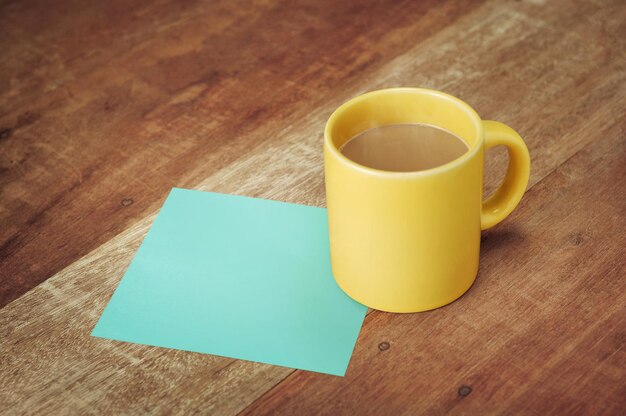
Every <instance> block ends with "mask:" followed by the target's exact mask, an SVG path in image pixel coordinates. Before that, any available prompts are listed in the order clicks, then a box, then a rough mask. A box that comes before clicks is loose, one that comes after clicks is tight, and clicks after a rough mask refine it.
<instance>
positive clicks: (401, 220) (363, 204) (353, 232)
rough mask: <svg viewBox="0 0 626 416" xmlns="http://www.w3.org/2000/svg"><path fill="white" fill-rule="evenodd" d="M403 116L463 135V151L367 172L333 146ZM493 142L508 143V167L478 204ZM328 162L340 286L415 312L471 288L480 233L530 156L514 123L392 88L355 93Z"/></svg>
mask: <svg viewBox="0 0 626 416" xmlns="http://www.w3.org/2000/svg"><path fill="white" fill-rule="evenodd" d="M402 123H427V124H432V125H435V126H439V127H442V128H444V129H446V130H448V131H450V132H452V133H454V134H456V135H457V136H458V137H460V138H462V139H463V140H464V141H465V142H466V144H467V145H468V147H469V150H468V151H467V152H466V153H465V154H463V155H462V156H461V157H459V158H458V159H455V160H453V161H452V162H450V163H447V164H445V165H441V166H438V167H436V168H433V169H428V170H423V171H417V172H388V171H382V170H377V169H371V168H368V167H365V166H362V165H359V164H357V163H355V162H353V161H351V160H350V159H348V158H346V157H345V156H344V155H342V154H341V153H340V152H339V149H340V148H341V146H342V145H343V144H344V143H345V142H346V141H347V140H349V139H350V138H352V137H354V136H355V135H357V134H359V133H361V132H363V131H365V130H368V129H370V128H373V127H378V126H381V125H387V124H402ZM497 145H504V146H506V147H507V148H508V151H509V166H508V172H507V174H506V177H505V179H504V182H503V184H502V185H501V186H500V188H499V189H498V190H497V191H496V192H495V193H494V194H493V195H492V196H491V197H490V198H488V199H487V200H486V201H483V200H482V184H483V153H484V150H485V149H488V148H490V147H493V146H497ZM324 165H325V175H326V200H327V205H328V224H329V236H330V254H331V262H332V269H333V273H334V275H335V279H336V281H337V283H338V284H339V286H340V287H341V288H342V289H343V290H344V291H345V292H346V293H347V294H348V295H349V296H350V297H352V298H353V299H355V300H357V301H358V302H361V303H362V304H364V305H367V306H369V307H371V308H374V309H379V310H383V311H389V312H418V311H424V310H428V309H434V308H437V307H440V306H443V305H445V304H447V303H450V302H452V301H454V300H455V299H457V298H458V297H459V296H461V295H462V294H463V293H464V292H465V291H467V290H468V289H469V287H470V286H471V285H472V283H473V282H474V279H475V278H476V274H477V273H478V255H479V250H480V231H481V229H483V230H484V229H486V228H489V227H492V226H494V225H496V224H497V223H499V222H500V221H502V220H503V219H504V218H505V217H506V216H507V215H508V214H509V213H510V212H511V211H512V210H513V209H514V208H515V206H516V205H517V204H518V203H519V201H520V199H521V198H522V194H523V193H524V191H525V189H526V185H527V183H528V175H529V171H530V158H529V155H528V149H527V148H526V145H525V144H524V141H523V140H522V138H521V137H520V136H519V135H518V134H517V133H516V132H515V131H514V130H513V129H511V128H510V127H508V126H506V125H504V124H502V123H499V122H496V121H486V120H485V121H483V120H481V119H480V117H478V115H477V114H476V112H475V111H474V110H473V109H472V108H471V107H470V106H469V105H467V104H466V103H464V102H463V101H461V100H459V99H458V98H455V97H453V96H450V95H448V94H444V93H442V92H438V91H432V90H427V89H421V88H392V89H386V90H380V91H374V92H370V93H367V94H364V95H361V96H359V97H356V98H353V99H352V100H350V101H348V102H347V103H345V104H343V105H342V106H341V107H339V108H338V109H337V110H336V111H335V112H334V113H333V114H332V115H331V116H330V119H329V120H328V123H327V124H326V130H325V138H324Z"/></svg>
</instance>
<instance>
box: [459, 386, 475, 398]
mask: <svg viewBox="0 0 626 416" xmlns="http://www.w3.org/2000/svg"><path fill="white" fill-rule="evenodd" d="M471 392H472V388H471V387H470V386H461V387H459V396H461V397H465V396H468V395H469V394H470V393H471Z"/></svg>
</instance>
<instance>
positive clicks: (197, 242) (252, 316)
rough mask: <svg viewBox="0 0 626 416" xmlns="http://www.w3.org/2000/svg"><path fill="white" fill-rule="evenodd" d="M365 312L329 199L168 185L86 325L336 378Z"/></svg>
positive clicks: (117, 335)
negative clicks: (330, 220) (331, 227)
mask: <svg viewBox="0 0 626 416" xmlns="http://www.w3.org/2000/svg"><path fill="white" fill-rule="evenodd" d="M366 310H367V308H366V307H365V306H363V305H361V304H359V303H357V302H355V301H353V300H352V299H350V298H349V297H348V296H346V295H345V294H344V293H343V292H342V291H341V289H340V288H339V287H338V286H337V285H336V283H335V281H334V279H333V276H332V272H331V268H330V258H329V253H328V226H327V215H326V210H325V209H323V208H316V207H309V206H304V205H294V204H288V203H284V202H276V201H268V200H263V199H255V198H247V197H242V196H233V195H224V194H216V193H209V192H200V191H191V190H185V189H178V188H174V189H173V190H172V191H171V193H170V195H169V196H168V198H167V200H166V201H165V204H164V205H163V207H162V208H161V211H160V213H159V215H158V216H157V218H156V220H155V221H154V224H153V225H152V228H151V229H150V231H149V232H148V234H147V235H146V237H145V239H144V241H143V243H142V245H141V247H140V248H139V250H138V251H137V254H136V255H135V258H134V259H133V261H132V263H131V265H130V267H129V268H128V270H127V271H126V274H125V275H124V278H123V279H122V281H121V282H120V284H119V286H118V288H117V290H116V291H115V293H114V294H113V297H112V298H111V300H110V302H109V304H108V306H107V307H106V309H105V310H104V312H103V314H102V316H101V317H100V320H99V322H98V324H97V325H96V327H95V329H94V330H93V333H92V335H94V336H97V337H102V338H110V339H114V340H119V341H128V342H135V343H139V344H146V345H154V346H160V347H166V348H175V349H180V350H187V351H195V352H202V353H208V354H215V355H221V356H225V357H232V358H240V359H244V360H250V361H258V362H262V363H269V364H275V365H281V366H285V367H293V368H299V369H303V370H311V371H317V372H321V373H327V374H334V375H339V376H343V375H344V374H345V371H346V368H347V367H348V362H349V361H350V356H351V354H352V350H353V349H354V344H355V342H356V339H357V336H358V334H359V330H360V329H361V324H362V323H363V319H364V317H365V312H366Z"/></svg>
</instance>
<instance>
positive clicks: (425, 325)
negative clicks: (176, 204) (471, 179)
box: [0, 0, 626, 415]
mask: <svg viewBox="0 0 626 416" xmlns="http://www.w3.org/2000/svg"><path fill="white" fill-rule="evenodd" d="M130 3H132V4H130ZM0 13H1V14H2V16H3V18H4V24H3V25H2V26H0V50H2V51H3V59H2V60H1V61H0V258H1V259H2V261H1V263H0V306H3V305H5V306H4V307H3V308H2V309H0V355H1V357H2V360H0V379H1V380H2V381H3V382H2V384H0V403H1V404H2V405H1V406H0V413H2V412H5V413H16V414H29V413H31V414H41V413H50V414H100V413H108V414H118V413H126V414H136V413H154V414H168V413H172V412H173V413H181V414H182V413H193V412H198V413H201V414H226V415H228V414H238V413H240V412H243V413H244V414H387V413H389V414H443V413H447V412H453V413H465V414H484V413H500V414H556V413H561V414H621V411H623V409H624V408H626V388H625V387H624V386H626V372H625V369H624V363H625V362H626V354H625V353H624V350H623V349H624V343H625V339H626V309H625V306H624V305H626V278H625V276H626V262H625V260H624V259H625V258H626V249H625V247H626V232H625V231H626V220H625V218H626V168H624V166H625V164H626V147H625V145H626V135H625V132H624V130H625V127H626V115H625V113H624V97H626V47H625V40H624V39H626V26H625V24H624V22H625V21H626V7H625V6H624V5H623V4H622V3H621V2H619V1H614V2H610V1H595V2H583V1H578V2H566V1H549V2H543V1H525V0H523V1H519V2H517V1H508V2H495V1H493V2H479V1H477V2H471V1H444V2H435V1H423V2H412V1H404V2H402V1H379V2H368V3H367V4H365V3H362V4H361V3H359V4H357V3H352V2H330V1H310V2H287V1H256V2H253V3H251V4H250V5H248V6H246V7H243V6H241V5H240V4H239V3H237V2H226V1H222V2H220V1H218V2H194V1H190V2H175V1H167V0H165V1H160V2H148V1H139V2H121V1H119V2H93V1H87V2H70V1H65V2H56V3H54V4H49V3H47V2H45V3H44V2H37V1H24V2H5V3H3V4H0ZM396 85H420V86H426V87H431V88H436V89H441V90H444V91H447V92H450V93H452V94H454V95H457V96H459V97H462V98H464V99H465V100H466V101H468V102H469V103H470V104H471V105H473V106H474V107H475V108H476V109H477V111H478V112H479V114H481V115H482V116H483V117H485V118H490V119H496V120H500V121H503V122H506V123H508V124H510V125H512V126H513V127H515V128H516V129H517V130H518V131H519V132H520V133H521V134H522V136H523V137H524V138H525V139H526V141H527V143H528V146H529V148H530V151H531V156H532V161H533V166H532V175H531V181H530V184H529V188H530V189H529V191H528V193H527V195H526V196H525V198H524V199H523V200H522V203H521V205H520V207H519V208H518V209H517V210H516V211H515V212H514V213H513V214H512V216H511V217H510V218H509V219H507V220H506V221H505V222H503V223H502V224H500V225H499V226H498V227H496V228H495V229H493V230H491V231H489V232H487V233H485V234H484V242H483V250H482V257H481V272H480V274H479V277H478V279H477V281H476V283H475V285H474V287H473V288H472V290H471V291H470V292H468V293H467V294H466V295H465V296H464V297H463V298H461V299H460V300H459V301H457V302H455V303H453V304H451V305H449V306H447V307H445V308H441V309H439V310H436V311H432V312H428V313H421V314H412V315H393V314H386V313H380V312H376V311H374V312H372V313H370V314H369V315H368V317H367V318H366V321H365V324H364V326H363V330H362V332H361V335H360V337H359V340H358V342H357V346H356V349H355V353H354V356H353V358H352V361H351V364H350V367H349V369H348V373H347V375H346V377H344V378H338V377H332V376H326V375H320V374H315V373H310V372H305V371H294V370H290V369H286V368H280V367H273V366H269V365H264V364H257V363H250V362H245V361H238V360H232V359H227V358H222V357H215V356H208V355H203V354H194V353H187V352H182V351H173V350H166V349H159V348H153V347H146V346H140V345H132V344H125V343H119V342H113V341H107V340H102V339H94V338H90V337H89V333H90V331H91V329H92V328H93V326H94V325H95V322H96V320H97V319H98V317H99V314H100V313H101V312H102V310H103V309H104V306H105V305H106V302H107V301H108V299H109V297H110V295H111V294H112V292H113V290H114V289H115V286H116V285H117V283H118V282H119V280H120V279H121V277H122V275H123V273H124V270H125V269H126V267H127V266H128V264H129V262H130V260H131V259H132V256H133V254H134V252H135V250H136V249H137V247H138V246H139V244H140V242H141V239H142V238H143V236H144V235H145V233H146V232H147V230H148V228H149V226H150V224H151V222H152V220H153V219H154V215H155V213H156V210H157V209H158V207H159V206H160V204H161V203H162V201H163V199H164V198H165V195H166V193H167V191H168V190H169V188H170V187H171V186H183V187H189V188H195V189H202V190H210V191H217V192H225V193H236V194H242V195H249V196H258V197H264V198H272V199H279V200H284V201H289V202H297V203H305V204H309V205H318V206H324V204H325V202H324V188H323V165H322V157H321V133H322V129H323V125H324V122H325V119H326V118H327V117H328V115H329V114H330V112H331V111H332V110H333V109H334V108H336V107H337V106H338V105H339V104H340V103H341V102H343V101H345V100H346V99H348V98H350V97H351V96H354V95H356V94H359V93H361V92H364V91H367V90H372V89H376V88H381V87H385V86H396ZM487 159H488V163H487V174H486V175H487V177H486V188H487V189H488V190H489V189H493V187H494V186H495V184H496V183H497V181H498V177H499V175H501V171H502V168H503V166H504V165H505V163H506V160H505V156H504V154H503V153H502V152H492V153H490V154H489V155H488V156H487Z"/></svg>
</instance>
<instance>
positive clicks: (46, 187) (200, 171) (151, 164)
mask: <svg viewBox="0 0 626 416" xmlns="http://www.w3.org/2000/svg"><path fill="white" fill-rule="evenodd" d="M478 4H479V2H471V1H446V2H438V1H434V0H429V1H420V2H411V1H379V2H375V3H371V4H368V5H367V7H364V6H359V5H358V4H350V3H349V2H340V3H339V4H337V3H336V2H332V1H317V0H314V1H313V0H311V1H303V2H299V3H294V2H291V1H275V2H267V1H256V2H253V4H251V5H250V6H247V7H241V6H238V5H237V4H235V3H232V2H228V1H218V2H209V1H205V2H200V1H191V2H176V1H161V2H152V1H143V2H126V1H115V2H105V3H102V2H96V1H91V2H78V1H77V2H60V3H57V4H55V5H49V4H48V2H44V1H27V2H14V3H7V4H5V5H4V6H3V10H1V11H0V14H2V16H3V17H4V20H5V22H6V23H5V24H4V25H3V26H2V28H1V29H0V30H3V31H4V32H5V33H4V34H1V35H0V50H3V51H4V52H3V59H2V60H1V61H0V73H1V74H3V76H2V82H0V114H3V115H2V116H0V131H3V132H4V133H2V137H3V139H2V140H0V155H1V156H0V157H1V158H0V172H2V176H0V189H2V198H1V200H0V201H1V203H0V215H1V216H0V224H1V227H0V257H2V258H3V261H2V263H0V276H10V277H11V278H10V279H8V278H3V279H1V280H0V306H2V305H5V304H7V303H8V302H10V301H11V300H13V299H15V298H16V297H18V296H19V295H21V294H22V293H24V292H25V291H27V290H28V289H30V288H32V287H33V286H35V285H36V284H38V283H40V282H41V281H43V280H44V279H45V278H47V277H49V276H50V275H52V274H54V273H55V272H57V271H59V270H60V269H61V268H62V267H64V266H66V265H68V264H70V263H71V262H72V261H74V260H76V259H77V258H79V257H80V256H82V255H85V254H87V253H88V252H90V251H91V250H93V249H95V248H96V247H98V246H99V245H100V244H102V243H104V242H105V241H107V240H109V239H110V238H111V237H113V236H114V235H116V234H117V233H119V232H121V231H122V230H124V229H125V228H126V227H127V226H128V225H130V224H132V223H133V222H135V221H137V220H138V219H140V218H142V217H143V216H144V215H145V214H147V213H150V212H154V210H156V209H157V208H158V206H160V204H161V203H162V201H163V198H164V195H166V194H167V192H168V191H169V189H170V188H171V187H172V186H182V187H191V186H193V185H195V184H196V183H197V182H199V181H200V180H202V179H203V178H205V177H206V176H208V175H211V174H214V173H215V172H217V171H219V170H220V169H221V168H224V167H226V166H229V165H232V164H235V163H236V162H237V160H238V159H239V158H240V157H241V156H242V155H244V154H246V153H248V152H253V151H254V149H255V148H259V147H260V146H263V145H265V144H266V143H268V142H271V141H272V139H273V138H274V134H275V133H270V132H268V130H267V129H266V127H264V126H266V125H267V124H268V123H281V124H282V125H289V124H291V123H296V122H297V121H298V118H299V117H301V116H303V115H305V114H306V113H307V112H308V111H310V109H311V108H315V103H316V102H317V101H318V100H320V99H327V98H328V97H329V96H332V95H333V94H334V92H335V91H337V89H338V88H341V87H342V86H344V85H346V84H349V83H353V82H355V81H358V80H359V79H360V78H362V77H363V76H364V75H365V74H367V73H369V72H371V71H373V70H375V69H376V68H378V67H380V66H381V65H382V64H383V63H384V62H386V61H388V60H389V59H392V58H394V57H395V56H397V55H399V54H401V53H403V52H404V51H406V50H407V49H409V48H410V47H411V46H412V45H414V44H415V42H419V41H420V40H423V39H425V38H427V37H428V36H430V35H432V34H433V33H435V32H437V31H438V30H441V29H442V28H444V27H446V26H447V25H449V24H450V23H451V22H453V21H454V20H456V19H457V18H459V17H460V16H462V15H463V14H465V13H467V12H468V11H470V10H472V9H473V8H475V7H476V6H478ZM385 16H386V17H385ZM273 128H274V129H275V128H276V126H274V127H273ZM319 131H320V130H319V128H318V129H317V131H316V134H317V133H318V132H319ZM262 132H265V134H261V133H262ZM34 257H36V258H37V261H36V262H32V261H31V260H30V259H32V258H34Z"/></svg>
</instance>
